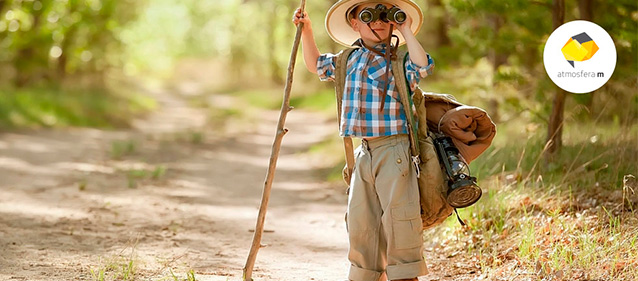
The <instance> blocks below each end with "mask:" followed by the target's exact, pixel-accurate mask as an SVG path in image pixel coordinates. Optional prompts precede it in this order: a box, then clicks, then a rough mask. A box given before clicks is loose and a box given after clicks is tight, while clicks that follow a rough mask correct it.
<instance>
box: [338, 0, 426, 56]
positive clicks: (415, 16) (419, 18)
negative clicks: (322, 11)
mask: <svg viewBox="0 0 638 281" xmlns="http://www.w3.org/2000/svg"><path fill="white" fill-rule="evenodd" d="M364 3H388V4H391V5H394V6H397V7H399V8H400V9H401V10H403V11H404V12H405V13H406V14H408V16H410V18H411V19H412V24H411V25H410V30H412V33H414V34H417V33H418V32H419V30H421V25H422V24H423V12H422V11H421V8H420V7H419V6H418V5H417V4H416V3H414V2H412V1H410V0H381V1H366V0H342V1H339V2H337V3H335V4H334V5H332V7H330V9H329V10H328V13H327V14H326V31H327V32H328V35H330V38H332V40H334V41H335V42H337V43H339V44H341V45H344V46H352V44H353V43H354V42H355V41H357V39H359V37H360V35H359V33H358V32H356V31H354V30H353V29H352V27H351V26H350V22H349V20H348V12H349V11H350V8H352V7H353V6H355V5H359V4H364ZM393 34H394V35H397V36H398V37H399V40H400V42H401V43H400V45H403V44H405V39H404V38H403V35H401V32H399V31H398V30H394V32H393Z"/></svg>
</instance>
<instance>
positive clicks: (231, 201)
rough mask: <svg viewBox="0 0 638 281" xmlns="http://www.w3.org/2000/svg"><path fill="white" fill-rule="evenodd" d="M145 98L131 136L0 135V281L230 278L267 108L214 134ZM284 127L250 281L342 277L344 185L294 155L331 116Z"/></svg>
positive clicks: (250, 218) (250, 222)
mask: <svg viewBox="0 0 638 281" xmlns="http://www.w3.org/2000/svg"><path fill="white" fill-rule="evenodd" d="M156 96H158V98H159V100H160V105H161V109H160V110H158V112H157V113H155V114H154V115H152V116H149V117H148V118H145V119H144V120H138V121H137V122H135V126H134V128H133V129H130V130H119V131H107V130H95V129H64V130H38V131H20V132H11V133H2V134H0V280H43V281H44V280H47V281H49V280H99V279H100V275H101V274H104V277H105V278H104V280H185V279H186V278H187V274H188V273H189V272H192V273H194V276H195V277H196V279H197V280H240V279H241V274H242V267H243V266H244V263H245V260H246V257H247V254H248V250H249V247H250V244H251V241H252V235H253V233H252V232H251V230H252V229H254V227H255V221H256V217H257V212H258V207H259V201H260V198H261V190H262V187H263V180H264V176H265V171H266V168H267V165H268V158H269V156H270V149H271V145H272V140H273V135H274V130H275V128H276V122H277V118H278V115H279V112H274V111H261V112H258V113H257V115H258V116H259V118H258V120H259V121H258V122H255V123H254V124H253V126H250V127H247V128H244V129H242V130H235V131H233V132H230V133H228V134H223V135H222V134H219V133H218V132H215V131H214V130H213V131H208V130H207V129H206V122H207V115H206V110H204V109H201V108H192V107H190V106H188V105H187V104H188V103H187V102H185V101H184V100H183V99H182V98H179V97H176V96H173V95H170V94H166V93H161V92H158V93H156ZM287 127H288V128H289V129H290V132H289V133H288V134H287V135H286V137H285V138H284V143H283V147H282V152H281V156H280V160H279V165H278V168H277V174H276V177H275V183H274V186H273V188H274V189H273V192H272V199H271V201H270V207H269V211H268V215H267V219H266V233H265V234H264V237H263V240H262V244H264V245H265V247H264V248H262V249H261V250H260V252H259V255H258V258H257V262H256V266H255V271H254V274H253V277H254V278H255V279H257V280H344V279H345V276H346V272H347V268H348V262H347V260H346V252H347V237H346V230H345V226H344V222H343V218H344V212H345V208H346V196H345V195H344V193H343V188H344V186H343V185H342V184H341V183H332V184H330V183H326V182H325V181H323V180H322V178H321V176H320V173H319V172H318V171H321V170H322V169H328V168H331V167H326V166H325V165H324V166H322V164H321V161H316V160H317V158H316V156H315V157H312V156H311V155H310V154H308V153H307V151H308V149H309V148H310V147H311V146H312V145H313V144H316V143H318V142H321V141H323V140H325V139H326V138H327V137H329V136H330V135H331V134H334V127H335V125H334V121H331V120H328V119H326V118H325V117H322V116H321V115H317V114H313V113H309V112H303V111H300V110H295V111H292V112H291V113H290V114H289V117H288V121H287ZM436 258H438V257H434V256H430V257H429V260H430V261H433V260H436ZM435 271H436V270H435ZM440 274H441V272H440V271H439V272H438V273H437V272H435V273H434V275H431V276H430V277H428V278H426V279H424V280H439V277H437V276H439V275H440ZM126 278H129V279H126ZM442 280H448V279H442ZM461 280H465V279H461Z"/></svg>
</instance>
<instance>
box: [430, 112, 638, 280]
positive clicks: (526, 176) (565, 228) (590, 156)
mask: <svg viewBox="0 0 638 281" xmlns="http://www.w3.org/2000/svg"><path fill="white" fill-rule="evenodd" d="M526 125H527V124H520V123H518V124H504V125H501V126H499V131H498V134H497V138H496V139H495V140H494V144H493V146H492V147H490V149H488V151H486V153H485V154H483V155H482V156H481V157H479V158H478V159H477V160H476V161H475V162H473V163H472V164H471V168H472V174H473V175H475V176H478V177H479V180H480V182H479V184H480V185H481V187H482V188H483V190H484V196H483V198H481V200H480V201H479V202H478V203H477V204H475V205H473V206H471V207H468V208H465V209H462V210H460V215H461V217H462V218H464V219H465V220H466V222H467V224H468V225H467V227H466V228H461V227H460V226H459V225H458V223H457V222H456V220H453V219H448V220H447V221H446V222H447V223H446V224H445V225H442V226H440V227H438V228H435V229H434V230H429V231H427V232H426V241H428V240H429V241H438V242H439V243H440V244H441V245H447V246H448V247H451V248H452V249H453V250H456V251H464V250H465V251H467V253H468V255H470V256H473V257H474V258H476V259H477V260H479V261H480V264H481V271H482V273H484V274H487V276H488V279H489V278H491V279H494V280H500V279H504V280H510V279H512V278H515V277H516V276H520V275H526V276H531V278H532V279H531V280H541V279H543V280H636V278H638V269H637V268H638V245H637V243H636V241H638V219H637V216H636V215H637V213H636V212H635V206H633V205H631V204H627V203H626V199H625V195H626V193H627V192H628V190H627V188H623V184H622V178H623V176H624V175H626V174H634V175H635V174H636V172H638V166H637V165H636V161H635V159H636V157H637V156H638V150H637V149H636V147H635V143H636V141H638V138H637V136H638V129H637V128H636V126H633V125H632V124H620V123H619V122H598V123H597V122H582V123H574V124H571V123H570V124H568V125H566V127H565V132H564V147H563V149H562V151H561V152H560V154H559V156H560V157H558V158H557V160H556V161H555V162H553V163H547V162H545V160H544V159H543V158H542V157H541V155H542V152H543V148H544V144H543V140H544V132H541V131H538V130H536V131H534V130H529V128H530V126H526ZM633 204H634V205H635V204H638V202H633ZM512 264H514V266H513V267H512ZM512 268H514V269H512Z"/></svg>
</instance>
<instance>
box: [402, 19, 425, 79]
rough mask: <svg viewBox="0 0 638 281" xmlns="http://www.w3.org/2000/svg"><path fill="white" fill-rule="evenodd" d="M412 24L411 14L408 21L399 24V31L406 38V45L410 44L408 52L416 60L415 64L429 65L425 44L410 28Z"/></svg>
mask: <svg viewBox="0 0 638 281" xmlns="http://www.w3.org/2000/svg"><path fill="white" fill-rule="evenodd" d="M411 24H412V18H410V16H408V17H407V19H406V21H405V22H404V23H403V24H401V25H399V26H398V29H399V32H401V35H403V38H404V39H405V43H406V45H408V52H409V53H410V60H412V62H414V64H416V65H418V66H421V67H425V66H428V56H427V54H426V53H425V50H423V46H421V43H419V41H418V40H417V39H416V37H415V36H414V33H412V30H410V25H411Z"/></svg>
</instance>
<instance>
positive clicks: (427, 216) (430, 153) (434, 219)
mask: <svg viewBox="0 0 638 281" xmlns="http://www.w3.org/2000/svg"><path fill="white" fill-rule="evenodd" d="M356 49H357V48H348V49H345V50H343V51H341V52H340V53H339V54H338V55H337V60H336V67H335V96H336V99H337V114H338V121H339V124H341V103H342V99H343V91H344V87H345V79H346V72H347V62H348V57H349V56H350V54H352V52H353V51H354V50H356ZM406 59H407V52H406V51H405V50H402V49H399V50H398V51H397V59H395V60H393V61H392V73H393V75H394V79H395V83H396V87H397V90H398V92H399V95H400V96H399V97H400V101H401V103H402V104H403V108H404V109H405V115H406V116H407V117H408V130H409V131H410V134H409V136H410V154H411V156H412V159H413V161H414V162H416V164H417V165H418V169H417V175H418V184H419V196H420V205H421V220H422V221H423V229H424V230H425V229H429V228H432V227H434V226H437V225H439V224H441V223H442V222H443V221H445V219H447V217H449V216H450V215H451V214H452V213H453V212H454V211H455V209H454V208H453V207H452V206H450V205H449V204H448V203H447V201H446V199H445V198H446V195H447V191H448V185H447V183H446V180H445V176H444V174H443V172H442V170H441V166H440V164H439V159H438V156H437V154H436V151H435V150H434V145H433V144H432V134H431V133H430V131H429V130H428V126H427V120H426V116H427V115H426V108H425V106H424V104H423V103H424V102H425V100H426V99H425V98H424V97H425V95H426V94H425V93H424V92H423V91H422V90H421V89H420V88H418V87H417V89H416V90H415V91H414V92H413V93H412V91H411V89H410V87H409V86H408V84H407V79H406V76H405V67H404V65H405V60H406ZM401 81H403V83H401ZM410 94H411V95H410ZM410 97H412V98H411V99H410ZM437 98H439V99H441V100H444V101H446V102H450V103H455V100H454V97H452V96H450V95H441V97H437ZM406 101H407V103H406ZM412 105H414V107H415V108H416V113H414V112H413V110H412ZM413 124H418V125H417V126H413ZM343 144H344V151H345V155H346V167H345V168H344V170H343V178H344V180H345V181H346V183H347V184H348V185H350V178H351V175H352V171H353V168H354V162H355V160H354V149H353V143H352V138H351V137H344V138H343ZM457 218H458V214H457ZM459 222H460V223H461V224H463V225H464V223H463V221H461V220H460V219H459Z"/></svg>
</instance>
